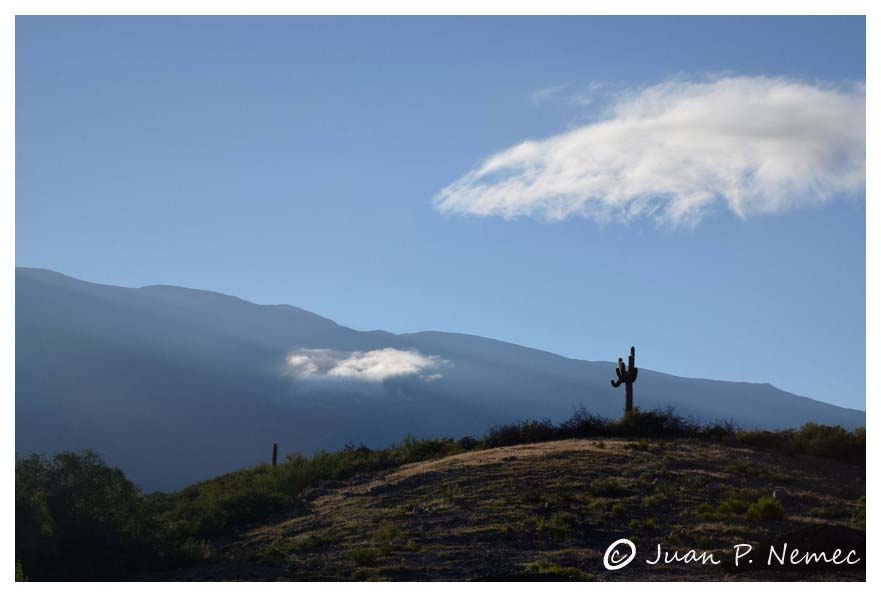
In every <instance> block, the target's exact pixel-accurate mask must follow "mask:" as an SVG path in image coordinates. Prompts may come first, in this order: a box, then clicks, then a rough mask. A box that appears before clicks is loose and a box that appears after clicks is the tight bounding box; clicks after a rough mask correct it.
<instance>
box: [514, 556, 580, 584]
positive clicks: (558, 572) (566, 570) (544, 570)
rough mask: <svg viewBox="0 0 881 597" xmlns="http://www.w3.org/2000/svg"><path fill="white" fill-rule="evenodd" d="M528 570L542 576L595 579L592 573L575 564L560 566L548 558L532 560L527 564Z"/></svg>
mask: <svg viewBox="0 0 881 597" xmlns="http://www.w3.org/2000/svg"><path fill="white" fill-rule="evenodd" d="M526 572H528V573H530V574H536V575H540V576H554V577H562V578H571V579H573V580H593V579H594V577H593V575H591V574H587V573H586V572H584V571H583V570H579V569H578V568H575V567H574V566H560V565H559V564H554V563H552V562H548V561H547V560H539V561H538V562H530V563H529V564H527V565H526Z"/></svg>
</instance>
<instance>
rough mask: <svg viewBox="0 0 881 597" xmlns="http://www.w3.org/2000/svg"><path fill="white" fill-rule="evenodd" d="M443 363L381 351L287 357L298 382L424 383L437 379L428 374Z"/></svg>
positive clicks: (313, 351)
mask: <svg viewBox="0 0 881 597" xmlns="http://www.w3.org/2000/svg"><path fill="white" fill-rule="evenodd" d="M442 364H443V360H442V359H440V358H439V357H436V356H426V355H423V354H422V353H420V352H419V351H416V350H399V349H397V348H382V349H378V350H368V351H364V352H360V351H358V352H345V351H336V350H328V349H310V350H299V351H297V352H292V353H290V354H289V355H288V356H287V367H288V372H289V373H290V374H291V375H293V376H294V377H297V378H300V379H339V380H354V381H363V382H372V383H380V382H383V381H385V380H387V379H392V378H395V377H406V376H414V375H416V376H419V377H420V378H422V379H424V380H426V381H434V380H436V379H439V378H440V377H441V374H440V373H428V372H430V371H433V370H435V369H437V368H438V367H440V365H442Z"/></svg>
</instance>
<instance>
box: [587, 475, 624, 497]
mask: <svg viewBox="0 0 881 597" xmlns="http://www.w3.org/2000/svg"><path fill="white" fill-rule="evenodd" d="M589 489H590V492H591V493H592V494H593V495H595V496H616V495H624V494H626V493H627V490H626V489H625V488H624V487H622V486H621V484H620V483H618V482H617V481H613V480H612V479H594V480H593V481H591V483H590V486H589Z"/></svg>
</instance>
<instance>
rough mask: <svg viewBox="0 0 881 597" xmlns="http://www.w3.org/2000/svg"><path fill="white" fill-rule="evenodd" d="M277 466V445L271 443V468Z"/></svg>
mask: <svg viewBox="0 0 881 597" xmlns="http://www.w3.org/2000/svg"><path fill="white" fill-rule="evenodd" d="M277 464H278V444H277V443H275V442H272V466H276V465H277Z"/></svg>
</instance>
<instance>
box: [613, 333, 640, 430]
mask: <svg viewBox="0 0 881 597" xmlns="http://www.w3.org/2000/svg"><path fill="white" fill-rule="evenodd" d="M627 361H628V362H627V365H625V364H624V359H622V358H621V357H618V366H617V367H616V368H615V373H617V374H618V381H615V380H614V379H612V380H610V381H611V382H612V387H613V388H617V387H618V386H620V385H621V384H622V383H623V384H624V389H625V390H626V401H625V402H624V414H627V413H631V412H633V382H635V381H636V376H637V374H639V369H637V368H636V348H634V347H633V346H631V347H630V358H629V359H627Z"/></svg>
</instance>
